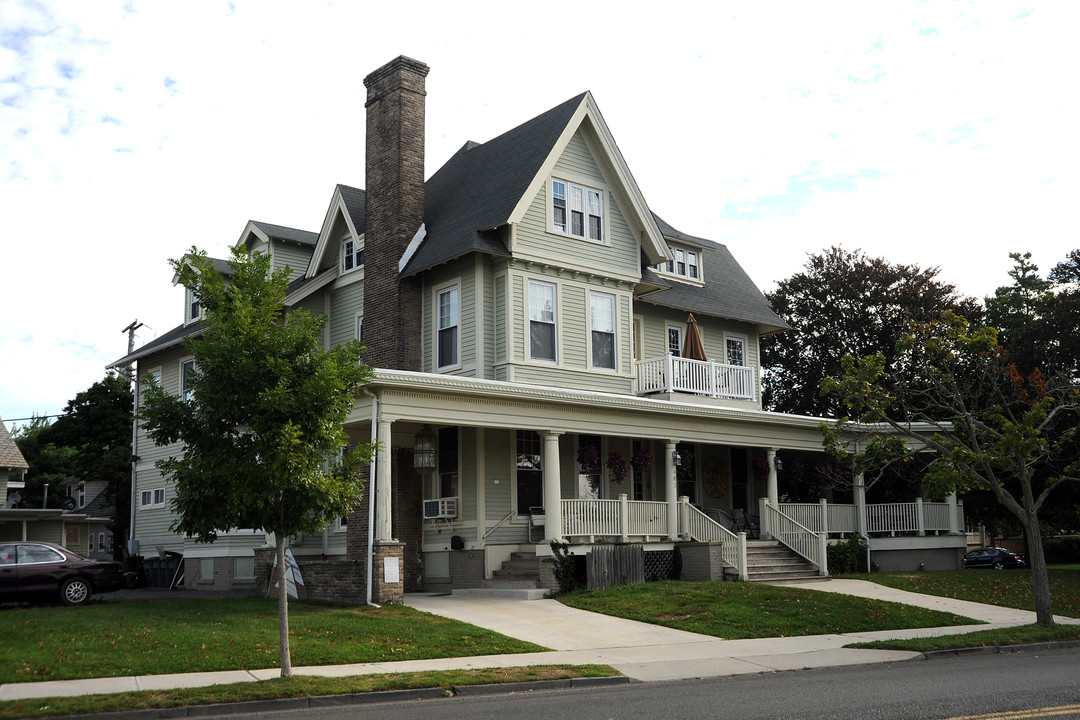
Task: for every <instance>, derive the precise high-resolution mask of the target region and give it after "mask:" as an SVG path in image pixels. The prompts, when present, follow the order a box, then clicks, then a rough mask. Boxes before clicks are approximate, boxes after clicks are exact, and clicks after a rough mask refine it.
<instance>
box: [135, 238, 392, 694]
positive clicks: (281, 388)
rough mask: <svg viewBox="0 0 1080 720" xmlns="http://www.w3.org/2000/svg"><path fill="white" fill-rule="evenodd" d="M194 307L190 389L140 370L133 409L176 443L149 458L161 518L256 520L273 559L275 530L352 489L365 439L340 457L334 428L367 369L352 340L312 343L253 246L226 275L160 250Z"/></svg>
mask: <svg viewBox="0 0 1080 720" xmlns="http://www.w3.org/2000/svg"><path fill="white" fill-rule="evenodd" d="M171 262H172V265H173V267H174V268H175V270H176V272H177V274H178V275H179V278H180V282H181V283H183V284H184V286H185V287H187V288H189V289H190V290H191V291H192V292H193V293H194V295H195V297H196V298H197V299H198V300H199V302H200V303H201V306H202V308H203V310H204V313H205V319H204V321H203V322H204V325H205V331H204V332H203V333H202V334H201V335H199V336H198V337H197V338H195V339H189V340H186V341H185V346H186V347H187V349H188V350H189V351H190V352H191V354H192V355H193V356H194V359H195V367H196V370H195V372H194V375H193V377H192V378H191V386H192V390H193V395H192V398H191V400H190V401H184V400H183V399H181V398H178V397H174V396H172V395H169V394H167V393H165V392H164V391H163V390H162V388H161V387H160V386H158V385H156V383H154V382H153V381H152V380H151V383H150V387H148V388H147V391H146V395H145V403H144V405H143V408H142V409H141V411H140V418H141V419H142V420H143V422H144V424H145V426H146V428H147V431H148V433H149V436H150V437H151V439H153V440H154V441H155V442H157V443H158V444H162V445H165V444H171V443H175V442H182V443H183V450H182V451H181V452H180V454H179V455H177V456H174V457H172V458H169V459H166V460H160V461H158V462H157V467H158V468H159V469H160V470H161V471H162V473H163V474H164V475H165V476H167V477H169V478H171V479H172V480H174V481H175V483H176V493H175V496H174V498H173V500H172V501H171V506H172V509H173V511H174V512H175V513H176V516H177V519H176V520H175V522H174V523H173V525H172V529H173V530H174V531H177V532H182V533H186V534H187V535H190V536H193V537H194V538H195V539H196V540H197V541H199V542H213V541H214V540H215V539H216V538H217V535H218V533H219V532H226V531H229V530H232V529H235V528H262V529H264V530H266V531H268V532H271V533H273V534H274V537H275V544H276V551H277V564H278V568H279V569H283V568H284V567H285V542H286V539H287V538H289V537H291V536H294V535H297V534H298V533H315V532H319V531H320V530H321V529H322V528H324V527H325V526H326V524H327V523H329V522H331V521H332V520H333V519H334V518H336V517H339V516H341V515H344V514H346V513H347V512H348V511H349V509H350V508H351V507H352V506H353V505H354V504H355V503H356V501H357V500H358V499H359V498H360V493H361V490H362V480H361V478H360V475H359V472H358V469H359V463H360V462H370V458H371V448H369V447H366V446H365V447H363V448H361V449H360V452H352V453H349V454H348V455H347V457H345V458H343V457H342V455H343V453H342V449H343V448H344V447H345V446H346V443H347V442H348V438H347V436H346V435H345V432H344V430H343V429H342V424H343V423H344V422H345V420H346V418H347V416H348V414H349V411H350V410H351V409H352V407H353V401H354V399H355V396H356V394H357V393H358V392H359V388H360V386H361V385H363V384H364V383H366V382H367V381H368V380H369V378H370V376H371V369H370V368H369V367H368V366H366V365H363V364H361V362H360V356H361V351H362V347H361V346H360V344H359V343H358V342H356V341H350V342H348V343H346V344H344V345H339V346H337V347H334V348H331V349H329V350H326V349H323V348H321V347H320V345H319V338H320V337H322V331H323V328H324V327H325V325H326V317H325V316H321V317H314V316H312V315H311V314H309V313H308V312H306V311H304V310H301V309H294V310H292V311H291V312H288V313H286V312H285V311H284V309H283V301H284V299H285V289H286V286H287V282H288V273H287V270H282V269H279V270H274V271H271V269H270V260H269V258H268V257H267V256H265V255H263V254H261V253H254V254H252V255H246V254H244V253H243V251H241V250H238V249H237V250H234V251H233V258H232V260H230V261H229V265H230V267H231V268H232V270H233V273H234V274H233V275H232V277H231V280H230V281H229V282H226V280H225V278H224V277H223V276H222V275H221V273H219V272H217V271H215V270H214V266H213V262H212V261H211V260H210V259H208V258H207V257H206V254H205V253H202V252H199V251H198V250H196V249H195V248H192V249H191V251H189V252H188V253H187V254H186V255H184V257H182V258H181V259H179V260H173V261H171ZM278 595H279V605H278V610H279V623H278V624H279V632H280V646H281V674H282V676H283V677H287V676H289V675H291V674H292V660H291V657H290V652H289V621H288V594H287V593H286V592H284V578H282V591H281V592H279V594H278Z"/></svg>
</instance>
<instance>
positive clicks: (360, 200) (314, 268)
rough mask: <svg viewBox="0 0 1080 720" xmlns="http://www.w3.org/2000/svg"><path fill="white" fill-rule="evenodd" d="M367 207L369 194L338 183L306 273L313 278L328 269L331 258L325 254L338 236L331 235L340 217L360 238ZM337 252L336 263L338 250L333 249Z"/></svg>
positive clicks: (351, 231)
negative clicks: (324, 257) (324, 258)
mask: <svg viewBox="0 0 1080 720" xmlns="http://www.w3.org/2000/svg"><path fill="white" fill-rule="evenodd" d="M366 209H367V194H366V193H365V192H364V191H363V190H361V189H359V188H354V187H350V186H348V185H342V184H341V183H338V184H337V185H335V186H334V193H333V195H332V196H331V197H330V206H329V207H328V208H327V209H326V215H324V216H323V222H322V229H320V230H319V232H318V234H317V235H316V239H317V241H316V243H315V252H313V253H312V254H311V260H310V261H309V262H308V267H307V272H306V273H305V275H306V276H307V277H309V278H313V277H315V276H316V275H318V274H320V273H321V272H322V271H323V270H325V269H326V267H327V263H329V262H330V261H329V259H327V260H326V261H324V260H323V256H324V255H326V253H327V252H328V250H327V248H329V247H331V246H332V245H333V243H334V241H335V240H337V239H338V238H336V237H330V235H331V233H333V232H334V227H335V226H336V225H337V221H338V219H339V218H340V219H341V220H342V221H343V222H344V223H345V225H346V227H348V229H349V233H350V234H351V235H352V236H353V237H354V238H357V239H359V238H360V236H362V235H363V234H364V222H365V220H366ZM330 252H333V253H335V255H334V257H335V260H334V263H330V264H331V265H333V264H335V263H336V262H337V260H336V257H337V255H336V253H337V250H336V249H334V250H331V251H330Z"/></svg>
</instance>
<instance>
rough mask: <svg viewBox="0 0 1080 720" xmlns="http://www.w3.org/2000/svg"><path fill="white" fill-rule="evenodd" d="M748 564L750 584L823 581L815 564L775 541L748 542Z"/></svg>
mask: <svg viewBox="0 0 1080 720" xmlns="http://www.w3.org/2000/svg"><path fill="white" fill-rule="evenodd" d="M746 564H747V581H748V582H770V583H775V582H782V583H797V582H808V581H811V580H821V579H822V577H821V576H820V575H818V571H817V568H816V567H815V566H814V565H813V563H811V562H810V561H809V560H807V559H806V558H804V557H802V556H801V555H799V554H798V553H796V552H795V551H794V550H792V549H791V548H788V547H786V546H784V545H781V544H780V543H779V542H777V541H775V540H750V541H748V542H747V543H746Z"/></svg>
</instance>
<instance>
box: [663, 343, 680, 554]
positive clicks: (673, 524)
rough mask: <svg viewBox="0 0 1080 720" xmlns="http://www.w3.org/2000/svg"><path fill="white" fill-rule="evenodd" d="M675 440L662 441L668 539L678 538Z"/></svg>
mask: <svg viewBox="0 0 1080 720" xmlns="http://www.w3.org/2000/svg"><path fill="white" fill-rule="evenodd" d="M668 368H669V369H670V368H671V355H668ZM674 455H675V441H674V440H668V441H667V442H666V443H664V486H665V487H664V500H665V501H666V502H667V510H668V515H667V518H668V539H669V540H678V539H679V498H678V497H677V494H678V492H679V488H678V482H677V481H676V479H675V457H674Z"/></svg>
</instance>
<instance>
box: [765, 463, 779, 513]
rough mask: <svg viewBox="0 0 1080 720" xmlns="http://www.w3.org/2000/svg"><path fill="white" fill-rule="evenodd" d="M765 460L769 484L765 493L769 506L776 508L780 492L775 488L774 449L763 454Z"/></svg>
mask: <svg viewBox="0 0 1080 720" xmlns="http://www.w3.org/2000/svg"><path fill="white" fill-rule="evenodd" d="M765 459H766V460H768V462H769V484H768V486H767V489H766V491H767V494H768V496H769V504H770V505H772V506H773V507H776V506H778V505H779V504H780V492H779V491H778V490H777V488H776V448H769V449H768V450H767V451H766V452H765Z"/></svg>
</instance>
